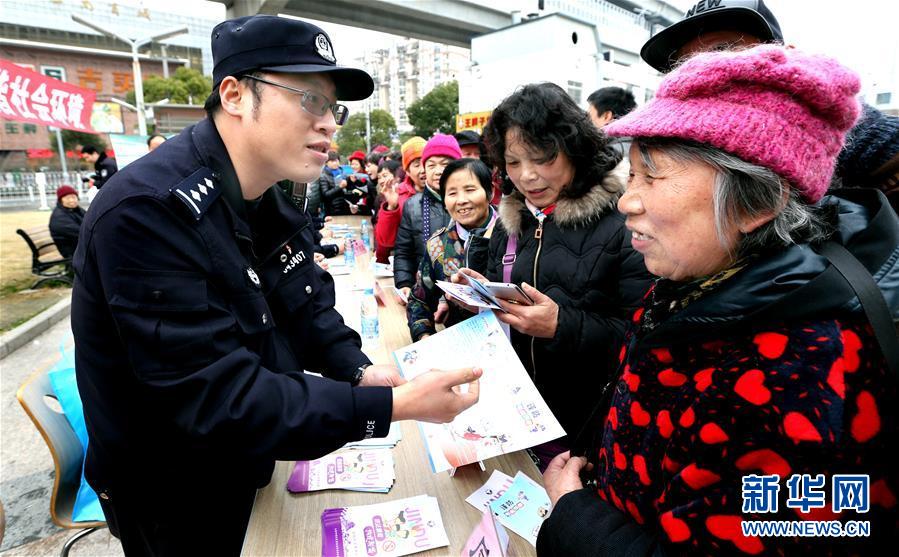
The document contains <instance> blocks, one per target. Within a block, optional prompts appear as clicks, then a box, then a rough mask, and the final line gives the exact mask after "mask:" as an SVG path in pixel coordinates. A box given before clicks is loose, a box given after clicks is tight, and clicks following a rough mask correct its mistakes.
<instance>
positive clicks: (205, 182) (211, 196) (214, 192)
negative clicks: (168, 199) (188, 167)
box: [169, 167, 222, 220]
mask: <svg viewBox="0 0 899 557" xmlns="http://www.w3.org/2000/svg"><path fill="white" fill-rule="evenodd" d="M169 192H171V194H172V195H174V196H175V197H177V198H178V199H179V200H180V201H181V202H182V203H184V204H185V205H187V208H188V210H190V212H191V214H192V215H193V216H194V218H195V219H197V220H200V219H201V218H202V217H203V215H204V214H205V213H206V210H207V209H209V207H210V206H211V205H212V203H213V202H214V201H215V200H216V199H218V198H219V196H220V195H221V194H222V192H221V187H220V186H219V184H218V183H216V181H215V178H213V173H212V170H210V169H208V168H205V167H203V168H200V169H199V170H197V171H196V172H194V173H193V174H191V175H190V176H188V177H187V178H185V179H184V180H182V181H181V182H179V183H178V184H176V185H174V186H172V188H171V189H169Z"/></svg>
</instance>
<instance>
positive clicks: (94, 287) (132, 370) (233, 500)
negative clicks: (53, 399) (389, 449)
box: [72, 120, 392, 556]
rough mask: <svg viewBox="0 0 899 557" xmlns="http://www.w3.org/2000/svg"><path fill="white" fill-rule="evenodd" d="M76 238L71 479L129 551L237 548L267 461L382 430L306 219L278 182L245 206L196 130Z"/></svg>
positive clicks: (102, 197) (122, 188) (127, 174)
mask: <svg viewBox="0 0 899 557" xmlns="http://www.w3.org/2000/svg"><path fill="white" fill-rule="evenodd" d="M81 234H82V237H81V240H80V241H79V244H78V249H77V251H76V253H75V259H74V266H75V272H76V280H75V287H74V292H73V295H72V328H73V331H74V333H75V344H76V366H77V377H78V387H79V390H80V393H81V398H82V400H83V401H84V411H85V419H86V422H87V429H88V433H89V436H90V446H89V449H88V454H87V462H86V468H85V473H86V476H87V479H88V481H89V482H90V484H91V486H92V487H93V488H94V489H95V490H96V491H97V492H98V493H99V494H100V497H101V503H102V504H103V508H104V511H105V512H106V513H107V518H108V521H109V523H110V527H111V529H112V531H113V533H114V534H117V535H118V536H119V537H120V538H121V539H122V543H123V547H124V548H125V551H126V553H128V554H129V555H132V554H135V555H140V554H147V555H158V554H166V555H170V554H177V555H181V554H184V555H216V556H218V555H228V554H235V553H236V552H238V551H239V550H240V544H241V541H242V539H243V535H244V532H245V529H246V524H247V520H248V516H249V512H250V508H251V506H252V501H253V496H254V494H255V490H256V489H257V488H259V487H262V486H264V485H265V484H267V483H268V481H269V479H270V478H271V473H272V470H273V466H274V461H275V460H293V459H311V458H315V457H319V456H322V455H324V454H326V453H328V452H330V451H333V450H334V449H336V448H337V447H339V446H341V445H342V444H343V443H345V442H347V441H351V440H357V439H361V438H364V437H371V436H375V437H378V436H384V435H386V434H387V431H388V429H389V426H390V419H391V413H392V392H391V389H390V388H389V387H353V386H351V384H350V382H349V381H350V380H351V378H352V377H353V375H354V373H355V372H356V370H357V369H358V367H359V366H360V365H363V364H367V363H369V360H368V358H366V357H365V355H364V354H363V353H362V352H361V350H360V339H359V336H358V335H357V334H356V333H355V332H354V331H352V330H351V329H349V328H348V327H346V326H345V325H344V323H343V321H342V319H341V317H340V315H339V314H338V313H337V312H336V311H335V310H334V307H333V306H334V285H333V282H332V279H331V276H330V275H329V274H327V273H326V272H324V271H322V270H321V269H320V268H319V267H318V265H316V264H315V263H314V261H313V259H314V257H313V229H312V227H311V226H310V224H309V221H308V219H307V218H306V217H305V216H304V214H303V213H302V212H301V211H300V210H299V209H297V208H296V207H295V206H294V205H293V204H292V203H291V201H290V200H289V199H288V198H287V196H286V195H285V194H284V193H283V192H282V191H281V190H280V189H279V188H277V187H273V188H270V189H269V190H268V191H267V192H266V193H265V194H264V195H263V196H262V197H261V198H260V199H259V200H258V201H255V202H244V201H243V199H242V198H241V194H240V185H239V183H238V181H237V176H236V174H235V171H234V169H233V167H232V165H231V162H230V159H229V156H228V153H227V151H226V149H225V146H224V144H223V142H222V140H221V138H220V136H219V134H218V132H217V130H216V128H215V125H214V123H213V122H212V121H210V120H203V121H202V122H200V123H198V124H196V125H195V126H192V127H189V128H187V129H185V130H184V131H183V132H182V133H181V134H180V135H179V136H177V137H176V138H174V139H171V140H169V141H167V142H165V143H164V144H163V145H162V146H160V147H159V148H158V149H156V150H155V151H153V152H152V153H150V154H148V155H146V156H144V157H142V158H140V159H138V160H137V161H135V162H133V163H131V164H130V165H128V166H127V167H126V168H125V169H123V170H121V171H120V172H118V173H117V174H116V175H115V176H114V177H113V178H112V180H110V181H109V183H108V184H107V186H106V187H104V188H103V190H102V191H101V192H99V193H98V195H97V197H96V198H95V199H94V202H93V203H92V204H91V208H90V211H88V213H87V216H86V217H85V220H84V225H83V227H82V232H81ZM304 369H306V370H312V371H317V372H321V373H323V374H324V375H325V377H329V378H331V379H337V380H338V381H332V380H330V379H325V378H319V377H316V376H310V375H306V374H304V373H303V372H302V370H304Z"/></svg>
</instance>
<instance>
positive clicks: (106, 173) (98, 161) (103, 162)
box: [81, 145, 119, 189]
mask: <svg viewBox="0 0 899 557" xmlns="http://www.w3.org/2000/svg"><path fill="white" fill-rule="evenodd" d="M81 158H83V159H84V160H85V161H87V162H89V163H91V164H92V165H94V171H95V173H94V175H93V179H94V187H96V188H97V189H100V188H102V187H103V185H104V184H105V183H106V181H107V180H109V179H110V178H112V175H113V174H115V173H116V172H118V171H119V165H118V164H117V163H116V161H115V159H114V158H112V157H110V156H109V155H107V154H106V153H104V152H103V151H98V150H97V148H96V147H94V146H93V145H85V146H84V147H82V148H81Z"/></svg>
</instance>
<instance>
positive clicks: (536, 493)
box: [490, 472, 552, 547]
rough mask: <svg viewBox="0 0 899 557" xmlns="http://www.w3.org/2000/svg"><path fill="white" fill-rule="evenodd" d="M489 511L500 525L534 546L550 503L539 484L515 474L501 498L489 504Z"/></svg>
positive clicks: (550, 509)
mask: <svg viewBox="0 0 899 557" xmlns="http://www.w3.org/2000/svg"><path fill="white" fill-rule="evenodd" d="M490 510H491V511H493V515H494V516H495V517H496V520H497V521H499V523H500V524H502V525H503V526H505V527H506V528H508V529H509V530H512V531H513V532H515V533H516V534H518V535H519V536H521V537H522V538H524V539H526V540H527V541H528V542H530V544H531V545H533V546H534V547H537V534H538V533H539V532H540V526H541V525H542V524H543V521H544V520H546V518H547V517H548V516H549V513H550V512H552V504H551V503H550V502H549V495H547V494H546V490H545V489H543V488H542V487H541V486H540V484H538V483H537V482H535V481H534V480H532V479H531V478H529V477H527V475H525V474H524V473H522V472H519V473H517V474H515V480H514V481H513V482H512V485H510V486H509V489H507V490H506V492H505V493H504V494H503V496H502V497H500V498H499V499H497V500H495V501H493V502H491V503H490Z"/></svg>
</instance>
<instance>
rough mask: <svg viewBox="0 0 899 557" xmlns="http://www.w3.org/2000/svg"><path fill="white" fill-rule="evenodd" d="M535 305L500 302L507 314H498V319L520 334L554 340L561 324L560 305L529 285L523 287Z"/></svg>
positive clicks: (524, 284) (523, 284)
mask: <svg viewBox="0 0 899 557" xmlns="http://www.w3.org/2000/svg"><path fill="white" fill-rule="evenodd" d="M521 288H522V290H524V293H525V294H527V295H528V296H529V297H530V298H531V299H532V300H534V305H532V306H525V305H522V304H513V303H510V302H506V301H504V300H500V301H499V302H500V304H501V305H502V306H503V309H504V310H506V312H507V313H501V312H498V311H497V312H496V316H497V318H498V319H499V320H500V321H502V322H503V323H508V325H509V326H510V327H512V328H513V329H515V330H516V331H518V332H519V333H522V334H525V335H529V336H532V337H536V338H553V337H554V336H555V335H556V327H557V326H558V324H559V305H558V304H556V303H555V302H554V301H553V300H552V298H550V297H549V296H547V295H546V294H544V293H543V292H540V291H539V290H537V289H536V288H534V287H533V286H531V285H529V284H528V283H526V282H525V283H522V285H521Z"/></svg>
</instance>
